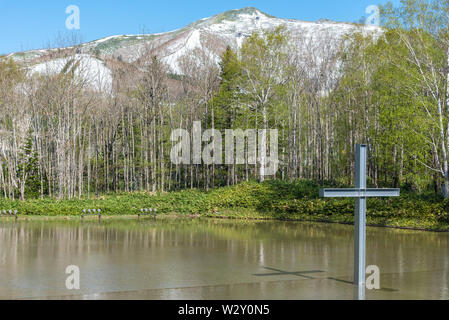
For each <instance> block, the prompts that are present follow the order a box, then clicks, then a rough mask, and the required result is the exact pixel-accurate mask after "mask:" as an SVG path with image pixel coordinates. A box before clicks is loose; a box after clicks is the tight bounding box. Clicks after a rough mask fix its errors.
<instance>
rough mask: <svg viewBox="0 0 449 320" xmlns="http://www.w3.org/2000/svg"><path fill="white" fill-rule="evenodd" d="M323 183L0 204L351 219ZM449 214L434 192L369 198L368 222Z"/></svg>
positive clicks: (346, 202) (433, 220)
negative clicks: (323, 193)
mask: <svg viewBox="0 0 449 320" xmlns="http://www.w3.org/2000/svg"><path fill="white" fill-rule="evenodd" d="M329 185H330V184H329ZM320 187H321V186H320V185H318V184H317V183H315V182H313V181H309V180H296V181H292V182H285V181H279V180H270V181H265V182H263V183H258V182H256V181H251V182H245V183H241V184H239V185H236V186H232V187H223V188H217V189H215V190H213V191H210V192H202V191H198V190H183V191H178V192H171V193H155V194H148V193H124V194H111V195H105V196H101V197H97V198H93V199H73V200H55V199H41V200H28V201H26V202H23V201H11V200H4V199H0V209H1V210H3V209H5V210H9V209H16V210H18V211H19V212H20V213H21V214H25V215H38V216H39V215H43V216H78V215H80V214H81V212H82V210H83V209H89V208H91V209H93V208H101V210H102V213H103V214H104V215H132V214H137V213H138V212H139V210H140V208H158V212H159V213H161V214H181V215H192V214H201V215H206V216H214V217H220V216H221V217H238V218H242V217H243V218H271V219H300V220H315V221H316V220H318V221H320V220H324V221H335V222H345V223H346V222H348V223H350V222H352V221H353V216H354V201H353V199H321V198H318V191H319V188H320ZM448 218H449V200H448V199H446V200H444V201H441V200H440V199H439V198H437V197H435V196H432V195H430V194H427V195H422V196H417V195H416V194H414V193H404V194H403V195H401V197H399V198H387V199H380V198H372V199H369V200H368V213H367V220H368V223H374V224H383V225H391V226H395V225H403V226H414V227H423V226H425V227H427V228H436V226H438V229H444V228H447V227H448V224H449V219H448Z"/></svg>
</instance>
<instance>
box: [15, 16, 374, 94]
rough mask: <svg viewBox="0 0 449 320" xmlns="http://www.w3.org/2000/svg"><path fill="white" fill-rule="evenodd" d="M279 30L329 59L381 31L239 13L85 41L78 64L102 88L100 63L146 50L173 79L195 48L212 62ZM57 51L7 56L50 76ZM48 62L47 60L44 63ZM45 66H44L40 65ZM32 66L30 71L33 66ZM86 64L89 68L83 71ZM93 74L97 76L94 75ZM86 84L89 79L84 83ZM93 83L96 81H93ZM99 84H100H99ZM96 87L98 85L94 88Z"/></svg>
mask: <svg viewBox="0 0 449 320" xmlns="http://www.w3.org/2000/svg"><path fill="white" fill-rule="evenodd" d="M280 25H285V26H286V28H287V30H288V32H289V33H290V35H291V36H292V41H293V42H294V44H295V46H296V47H297V50H298V52H299V53H300V55H301V54H302V53H304V54H307V53H308V54H309V55H310V52H311V51H320V52H321V53H322V54H329V51H332V50H336V49H337V46H338V45H339V43H340V41H341V39H342V38H343V37H344V36H345V35H348V34H350V33H352V32H354V31H360V30H363V31H364V32H371V33H375V34H376V33H381V29H380V28H378V27H374V26H363V27H361V26H357V25H355V24H350V23H337V22H333V21H329V20H320V21H317V22H306V21H299V20H291V19H281V18H276V17H273V16H270V15H268V14H266V13H263V12H261V11H259V10H258V9H256V8H251V7H250V8H244V9H238V10H231V11H227V12H224V13H221V14H218V15H215V16H212V17H210V18H205V19H201V20H199V21H197V22H195V23H192V24H190V25H188V26H186V27H184V28H181V29H178V30H175V31H171V32H165V33H159V34H150V35H117V36H110V37H107V38H103V39H99V40H96V41H92V42H88V43H85V44H82V45H80V46H79V47H77V49H76V51H77V55H78V57H79V59H81V60H82V61H84V65H85V69H86V70H88V69H90V70H91V71H90V72H89V73H88V75H86V77H87V78H89V79H96V78H98V77H99V78H101V81H102V83H110V80H108V79H106V78H107V77H111V73H110V72H108V71H107V70H106V69H107V68H106V66H104V64H103V63H102V60H107V59H110V58H116V59H120V60H123V61H127V62H134V61H136V60H137V59H139V58H140V57H141V56H142V55H143V54H144V52H145V50H146V48H148V47H151V50H152V51H153V52H156V54H157V55H158V56H159V58H161V59H162V61H164V62H165V63H166V64H167V65H168V66H169V68H170V70H171V72H172V73H174V74H182V68H181V64H180V61H181V59H182V57H183V56H185V55H187V54H189V53H191V52H192V51H193V50H195V49H197V48H198V49H202V50H203V51H204V52H207V53H208V55H209V56H210V57H211V58H212V60H214V61H215V62H217V63H218V61H219V59H220V58H219V57H220V54H221V53H222V51H223V50H224V49H225V48H226V46H228V45H229V46H231V47H233V48H235V49H237V48H239V47H240V46H241V45H242V43H243V40H244V39H245V37H247V36H249V35H250V34H251V33H253V32H255V31H256V32H257V31H262V30H267V29H268V30H270V29H273V28H275V27H277V26H280ZM56 51H58V50H57V49H50V50H32V51H27V52H20V53H13V54H10V56H11V57H12V58H13V59H15V60H17V61H21V62H26V63H27V64H28V65H32V67H31V70H32V72H42V71H44V70H45V71H46V72H48V71H49V69H51V68H49V67H48V64H49V63H50V67H52V68H53V69H54V70H55V72H59V71H58V70H59V69H60V68H59V66H60V64H61V63H62V62H63V61H62V60H61V57H58V58H57V59H59V60H54V59H55V58H46V57H49V56H50V54H51V53H55V52H56ZM317 54H318V55H320V53H319V52H314V53H313V55H314V56H315V58H316V59H318V60H320V57H317V56H316V55H317ZM49 59H50V60H49ZM43 64H46V65H47V66H44V65H43ZM33 65H34V66H33ZM89 65H91V68H89ZM95 72H97V73H98V75H95V74H94V73H95ZM89 81H92V80H89ZM95 81H96V80H95ZM102 85H103V84H102ZM96 86H98V84H96Z"/></svg>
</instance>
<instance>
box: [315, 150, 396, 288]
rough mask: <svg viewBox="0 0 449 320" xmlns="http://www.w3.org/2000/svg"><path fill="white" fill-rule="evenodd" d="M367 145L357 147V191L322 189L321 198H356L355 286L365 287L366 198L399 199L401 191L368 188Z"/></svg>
mask: <svg viewBox="0 0 449 320" xmlns="http://www.w3.org/2000/svg"><path fill="white" fill-rule="evenodd" d="M366 149H367V146H366V144H358V145H356V156H355V169H356V171H355V189H321V190H320V197H324V198H332V197H337V198H355V217H354V227H355V230H354V284H356V285H359V286H364V285H365V273H366V269H365V251H366V242H365V241H366V198H369V197H399V193H400V190H399V189H367V188H366Z"/></svg>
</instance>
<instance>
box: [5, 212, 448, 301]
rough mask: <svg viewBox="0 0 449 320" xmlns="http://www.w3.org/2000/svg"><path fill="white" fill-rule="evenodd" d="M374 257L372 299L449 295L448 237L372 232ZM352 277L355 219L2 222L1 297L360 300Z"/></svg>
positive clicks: (369, 245) (370, 241)
mask: <svg viewBox="0 0 449 320" xmlns="http://www.w3.org/2000/svg"><path fill="white" fill-rule="evenodd" d="M366 262H367V266H368V265H376V266H378V267H379V269H380V286H381V289H380V290H367V291H366V299H449V289H448V287H449V234H448V233H433V232H420V231H405V230H395V229H387V228H367V261H366ZM69 265H75V266H78V267H79V270H80V290H68V289H67V288H66V279H67V277H69V275H68V274H66V273H65V271H66V267H67V266H69ZM352 273H353V227H352V226H347V225H337V224H319V223H301V222H265V221H264V222H246V221H225V220H199V219H195V220H190V219H189V220H187V219H180V220H174V219H161V220H157V221H155V220H153V219H150V218H149V219H142V220H140V221H138V220H137V219H136V220H105V221H102V222H94V221H86V222H79V221H63V222H62V221H61V222H49V221H39V222H17V223H15V222H4V221H0V299H33V298H35V299H250V300H253V299H354V298H357V295H356V294H355V292H354V286H353V285H352V283H351V281H352V277H353V276H352Z"/></svg>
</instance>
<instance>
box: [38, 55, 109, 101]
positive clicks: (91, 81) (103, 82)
mask: <svg viewBox="0 0 449 320" xmlns="http://www.w3.org/2000/svg"><path fill="white" fill-rule="evenodd" d="M72 59H73V61H74V63H72V64H71V66H73V65H74V64H75V63H77V62H79V66H78V67H77V68H76V69H75V76H76V77H79V78H78V79H80V80H82V81H83V82H84V83H85V84H86V85H87V86H89V87H91V88H92V89H94V90H96V91H103V92H111V90H112V72H111V70H109V69H108V68H107V67H106V66H105V65H104V63H103V62H102V61H100V60H98V59H96V58H93V57H91V56H90V55H87V54H77V55H75V56H73V57H67V58H59V59H55V60H50V61H47V62H43V63H39V64H37V65H34V66H32V67H31V68H30V72H31V73H32V74H33V73H39V74H44V75H53V74H57V73H61V71H62V70H63V69H64V67H65V66H66V65H67V64H68V63H69V62H70V61H71V60H72Z"/></svg>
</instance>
